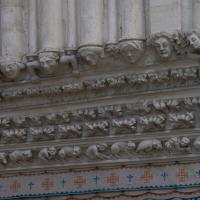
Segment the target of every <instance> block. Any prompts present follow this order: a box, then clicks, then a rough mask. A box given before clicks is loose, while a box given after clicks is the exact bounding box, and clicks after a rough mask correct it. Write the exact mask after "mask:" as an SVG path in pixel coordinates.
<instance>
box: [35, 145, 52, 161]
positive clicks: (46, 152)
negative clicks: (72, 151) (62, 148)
mask: <svg viewBox="0 0 200 200" xmlns="http://www.w3.org/2000/svg"><path fill="white" fill-rule="evenodd" d="M55 157H56V148H55V147H49V148H43V149H41V150H40V152H39V154H38V158H39V159H40V160H43V161H48V160H53V159H55Z"/></svg>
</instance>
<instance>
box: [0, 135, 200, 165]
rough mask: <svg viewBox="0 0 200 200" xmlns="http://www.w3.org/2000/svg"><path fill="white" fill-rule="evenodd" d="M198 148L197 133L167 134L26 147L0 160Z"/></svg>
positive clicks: (121, 155)
mask: <svg viewBox="0 0 200 200" xmlns="http://www.w3.org/2000/svg"><path fill="white" fill-rule="evenodd" d="M199 151H200V136H199V137H196V138H195V139H190V138H188V137H185V136H184V137H171V138H169V139H147V140H142V141H132V140H130V141H119V142H115V143H109V144H108V143H97V144H92V145H84V146H83V145H66V146H63V147H55V146H50V147H45V148H39V149H38V148H36V149H26V150H15V151H5V152H0V163H1V164H3V165H7V164H8V163H12V165H13V164H21V163H26V162H31V163H33V162H35V163H36V164H37V163H38V162H40V161H43V162H48V161H56V163H59V161H65V160H66V161H67V162H70V161H73V162H79V163H81V161H95V160H114V159H123V158H127V157H128V158H139V157H141V156H145V155H154V154H156V155H159V154H160V155H163V154H164V155H165V156H166V155H170V154H181V153H183V154H184V155H185V154H190V153H194V152H199Z"/></svg>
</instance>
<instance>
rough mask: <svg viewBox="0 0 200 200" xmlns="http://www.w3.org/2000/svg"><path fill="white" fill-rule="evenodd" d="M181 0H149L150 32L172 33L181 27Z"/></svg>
mask: <svg viewBox="0 0 200 200" xmlns="http://www.w3.org/2000/svg"><path fill="white" fill-rule="evenodd" d="M181 9H182V6H181V0H167V1H163V0H156V1H155V0H150V3H149V13H150V14H149V15H150V16H149V18H150V20H149V22H150V33H151V34H153V33H156V32H161V31H165V32H168V33H173V32H174V31H176V30H181V27H182V13H181V12H182V11H181Z"/></svg>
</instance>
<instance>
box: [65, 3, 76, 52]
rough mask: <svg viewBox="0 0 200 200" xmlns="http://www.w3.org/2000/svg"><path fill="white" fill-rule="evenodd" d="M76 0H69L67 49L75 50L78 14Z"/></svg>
mask: <svg viewBox="0 0 200 200" xmlns="http://www.w3.org/2000/svg"><path fill="white" fill-rule="evenodd" d="M76 11H77V10H76V0H67V31H66V33H67V49H69V50H74V49H76V47H77V31H76V30H77V27H76V26H77V20H76V18H77V12H76Z"/></svg>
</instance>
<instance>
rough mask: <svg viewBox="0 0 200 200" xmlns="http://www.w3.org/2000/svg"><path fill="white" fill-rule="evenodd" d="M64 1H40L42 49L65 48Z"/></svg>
mask: <svg viewBox="0 0 200 200" xmlns="http://www.w3.org/2000/svg"><path fill="white" fill-rule="evenodd" d="M62 22H63V21H62V0H45V1H44V0H40V43H41V49H61V48H62V47H63V24H62Z"/></svg>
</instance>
